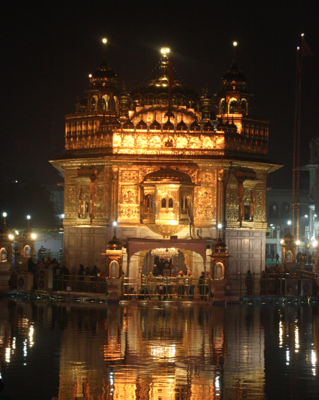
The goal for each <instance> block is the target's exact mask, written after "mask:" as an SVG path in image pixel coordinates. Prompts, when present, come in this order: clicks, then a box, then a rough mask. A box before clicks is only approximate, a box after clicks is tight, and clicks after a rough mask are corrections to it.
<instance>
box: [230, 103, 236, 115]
mask: <svg viewBox="0 0 319 400" xmlns="http://www.w3.org/2000/svg"><path fill="white" fill-rule="evenodd" d="M237 111H238V103H237V100H231V101H230V103H229V113H230V114H234V113H236V112H237Z"/></svg>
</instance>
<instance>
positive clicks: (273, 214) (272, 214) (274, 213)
mask: <svg viewBox="0 0 319 400" xmlns="http://www.w3.org/2000/svg"><path fill="white" fill-rule="evenodd" d="M277 214H278V206H277V203H276V202H274V201H273V202H272V203H271V204H270V206H269V217H272V218H277V216H278V215H277Z"/></svg>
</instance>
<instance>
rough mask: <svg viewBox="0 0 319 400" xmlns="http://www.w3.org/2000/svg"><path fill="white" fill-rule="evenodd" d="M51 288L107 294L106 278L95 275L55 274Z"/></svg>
mask: <svg viewBox="0 0 319 400" xmlns="http://www.w3.org/2000/svg"><path fill="white" fill-rule="evenodd" d="M53 290H54V291H72V292H84V293H101V294H105V295H106V294H108V290H107V279H106V278H102V277H96V276H78V275H57V276H54V278H53Z"/></svg>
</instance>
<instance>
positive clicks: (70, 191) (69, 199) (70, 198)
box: [65, 186, 76, 204]
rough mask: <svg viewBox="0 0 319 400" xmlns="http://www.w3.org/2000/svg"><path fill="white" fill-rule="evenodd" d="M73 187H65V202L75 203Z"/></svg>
mask: <svg viewBox="0 0 319 400" xmlns="http://www.w3.org/2000/svg"><path fill="white" fill-rule="evenodd" d="M75 193H76V192H75V187H74V186H68V187H67V189H66V199H65V201H66V203H68V204H76V194H75Z"/></svg>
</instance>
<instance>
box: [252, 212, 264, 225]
mask: <svg viewBox="0 0 319 400" xmlns="http://www.w3.org/2000/svg"><path fill="white" fill-rule="evenodd" d="M254 221H255V222H257V221H260V222H264V221H266V212H265V211H264V210H256V211H255V213H254Z"/></svg>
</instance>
